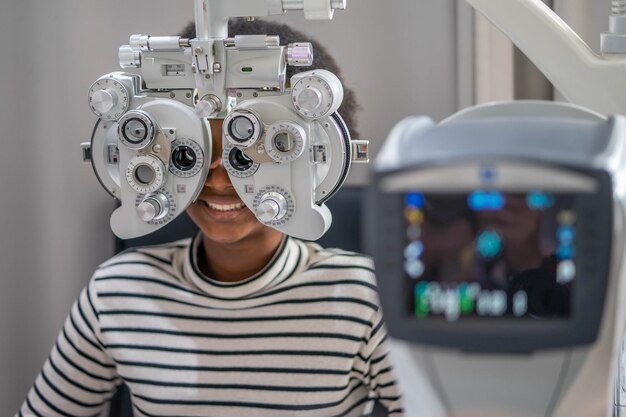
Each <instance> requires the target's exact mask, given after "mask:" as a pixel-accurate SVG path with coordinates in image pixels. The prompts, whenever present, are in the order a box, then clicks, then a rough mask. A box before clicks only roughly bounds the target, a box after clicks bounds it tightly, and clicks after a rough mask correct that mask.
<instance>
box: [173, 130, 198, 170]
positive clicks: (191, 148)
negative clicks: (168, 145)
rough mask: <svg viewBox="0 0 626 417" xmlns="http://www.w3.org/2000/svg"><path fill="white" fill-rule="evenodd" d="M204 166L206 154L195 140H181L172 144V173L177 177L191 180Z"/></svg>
mask: <svg viewBox="0 0 626 417" xmlns="http://www.w3.org/2000/svg"><path fill="white" fill-rule="evenodd" d="M203 165H204V152H202V148H200V145H198V143H197V142H196V141H194V140H191V139H187V138H181V139H176V140H175V141H174V142H172V156H171V157H170V172H171V173H172V174H174V175H176V176H177V177H181V178H189V177H193V176H194V175H196V174H197V173H198V172H200V170H201V169H202V166H203Z"/></svg>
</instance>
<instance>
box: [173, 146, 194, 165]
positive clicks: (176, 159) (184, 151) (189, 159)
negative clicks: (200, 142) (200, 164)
mask: <svg viewBox="0 0 626 417" xmlns="http://www.w3.org/2000/svg"><path fill="white" fill-rule="evenodd" d="M196 160H197V157H196V153H195V152H194V150H193V149H191V148H190V147H189V146H185V145H182V146H179V147H177V148H176V149H174V152H172V163H173V164H174V166H175V167H176V168H178V169H180V170H181V171H189V170H190V169H192V168H193V167H195V166H196Z"/></svg>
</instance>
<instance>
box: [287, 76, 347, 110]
mask: <svg viewBox="0 0 626 417" xmlns="http://www.w3.org/2000/svg"><path fill="white" fill-rule="evenodd" d="M291 84H292V86H293V87H292V89H291V99H292V103H293V105H294V107H295V109H296V111H297V112H298V113H300V115H301V116H303V117H305V118H307V119H310V120H317V119H321V118H324V117H328V116H330V115H331V114H332V113H334V112H336V111H337V109H338V108H339V106H340V105H341V102H342V101H343V87H342V85H341V81H339V78H337V76H336V75H335V74H333V73H331V72H330V71H326V70H323V69H318V70H313V71H307V72H301V73H299V74H296V75H294V76H293V77H292V79H291Z"/></svg>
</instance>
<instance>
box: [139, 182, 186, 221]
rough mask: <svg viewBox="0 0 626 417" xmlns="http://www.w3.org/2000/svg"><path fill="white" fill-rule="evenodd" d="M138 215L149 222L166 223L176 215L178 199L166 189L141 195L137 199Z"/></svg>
mask: <svg viewBox="0 0 626 417" xmlns="http://www.w3.org/2000/svg"><path fill="white" fill-rule="evenodd" d="M135 207H136V210H137V216H139V218H140V219H141V220H143V221H144V222H146V223H148V224H156V225H161V224H166V223H168V222H170V221H171V220H172V219H173V218H174V217H176V214H177V210H176V200H175V199H174V197H173V196H172V194H171V193H169V192H168V191H167V190H165V189H161V190H159V191H158V192H156V193H153V194H147V195H139V196H137V200H136V201H135Z"/></svg>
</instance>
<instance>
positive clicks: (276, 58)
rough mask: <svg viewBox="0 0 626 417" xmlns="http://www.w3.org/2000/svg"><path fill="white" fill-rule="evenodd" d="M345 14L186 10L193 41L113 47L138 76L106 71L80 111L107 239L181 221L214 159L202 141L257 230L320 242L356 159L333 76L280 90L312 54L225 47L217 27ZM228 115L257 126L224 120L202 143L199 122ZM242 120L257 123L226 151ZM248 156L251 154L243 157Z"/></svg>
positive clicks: (212, 7)
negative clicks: (87, 121) (92, 117)
mask: <svg viewBox="0 0 626 417" xmlns="http://www.w3.org/2000/svg"><path fill="white" fill-rule="evenodd" d="M344 8H345V0H344V1H342V0H300V1H287V0H266V1H258V0H223V1H209V0H196V30H197V38H196V39H183V38H181V37H179V36H144V35H133V36H131V37H130V42H129V44H128V45H124V46H122V47H120V50H119V59H120V65H121V66H122V68H137V69H139V70H140V73H141V76H139V75H134V74H130V73H123V72H114V73H110V74H107V75H105V76H103V77H101V78H100V79H99V80H97V81H96V82H95V83H94V84H93V85H92V87H91V88H90V90H89V106H90V108H91V110H92V111H93V112H94V113H95V114H96V115H97V116H98V117H99V121H98V123H97V124H96V127H95V128H94V131H93V135H92V139H91V142H90V143H88V144H84V145H83V147H84V156H85V159H89V160H91V163H92V165H93V168H94V171H95V173H96V175H97V177H98V179H99V180H100V182H101V184H102V185H103V186H104V188H105V189H106V190H107V191H108V192H109V193H110V194H111V195H112V196H113V197H115V198H116V199H118V200H119V201H120V202H121V206H120V207H119V208H118V209H117V210H116V211H115V213H114V214H113V216H112V217H111V228H112V230H113V232H114V233H115V234H116V235H117V236H119V237H120V238H124V239H127V238H132V237H138V236H141V235H145V234H148V233H150V232H153V231H155V230H157V229H159V228H160V227H162V226H164V225H165V224H167V223H169V222H170V221H171V220H173V219H174V218H175V217H177V216H178V215H179V214H180V213H182V212H183V211H184V210H185V209H186V208H187V206H188V205H189V204H190V203H192V202H193V201H194V200H195V199H196V198H197V196H198V194H199V193H200V191H201V190H202V187H203V184H204V182H205V179H206V177H207V175H208V167H209V165H210V161H211V159H212V157H213V158H214V157H215V156H214V155H211V148H212V146H211V143H212V140H223V142H224V145H225V148H228V151H229V152H231V153H230V154H229V155H228V156H230V159H227V158H225V159H224V161H225V166H226V168H227V170H228V172H229V175H230V177H231V179H232V181H233V183H234V184H235V188H236V190H237V192H238V193H239V195H240V196H241V198H242V200H243V201H244V202H245V203H246V205H247V206H248V207H249V208H250V209H251V210H253V211H254V212H255V214H256V215H257V217H258V218H259V220H261V221H262V222H264V223H265V224H268V225H270V226H272V227H275V228H277V229H278V230H280V231H282V232H284V233H287V234H290V235H292V236H296V237H300V238H305V239H317V238H319V237H320V236H321V235H322V234H323V233H324V232H325V231H326V230H327V229H328V227H329V226H330V222H331V216H330V213H329V211H328V209H327V208H326V207H325V206H324V205H323V202H324V201H325V200H326V199H328V198H329V197H330V196H331V195H332V194H333V193H334V192H335V191H337V189H338V188H339V187H340V186H341V184H342V183H343V181H344V180H345V178H346V176H347V174H348V170H349V167H350V164H351V162H353V161H354V162H365V161H367V142H366V141H352V140H351V139H350V135H349V132H348V130H347V128H346V126H345V124H344V123H343V121H342V119H341V117H340V116H339V115H338V114H336V110H337V108H338V107H339V105H340V104H341V101H342V99H343V89H342V86H341V83H340V82H339V80H338V78H337V77H336V76H334V75H333V74H331V73H329V72H328V71H322V70H317V71H310V72H307V73H301V74H298V76H295V77H294V78H293V79H292V80H291V83H292V84H291V85H292V87H293V89H292V90H291V91H286V90H285V84H286V81H287V80H286V79H285V78H286V65H287V64H288V65H293V66H310V65H311V64H312V60H313V51H312V47H311V44H309V43H295V44H290V45H286V46H285V45H282V46H281V45H280V40H279V39H278V37H276V36H267V35H246V36H235V37H233V38H229V37H228V34H227V23H228V18H230V17H237V16H267V15H271V14H282V13H284V12H285V11H287V10H304V12H305V17H306V18H310V19H330V18H332V16H333V13H334V10H335V9H344ZM233 109H235V110H236V112H235V113H234V114H239V113H237V112H239V111H240V110H241V111H243V112H244V113H245V112H246V111H249V112H250V114H252V115H254V114H257V115H258V114H260V115H262V116H263V119H262V120H258V119H255V118H253V117H250V118H249V119H246V118H244V117H236V118H235V117H234V116H229V117H228V118H227V120H226V123H225V126H224V132H225V136H224V138H211V129H210V128H209V125H208V123H207V120H206V119H207V118H212V119H221V118H224V117H227V116H228V115H229V114H230V113H231V112H232V111H233ZM231 122H232V123H231ZM246 122H247V123H253V122H254V123H256V125H255V126H254V128H255V129H254V137H251V138H248V140H247V141H242V140H239V141H237V140H235V141H233V139H232V138H233V137H234V136H233V135H230V134H229V132H231V131H232V132H239V133H240V135H244V136H245V135H246V134H247V133H246V132H245V130H247V129H248V128H249V126H247V125H246ZM278 122H281V123H282V124H280V123H278ZM287 122H288V123H287ZM231 124H232V126H231ZM244 142H247V143H244ZM247 148H250V149H252V148H254V152H253V151H252V150H246V151H245V155H248V156H244V153H242V151H243V150H244V149H247ZM353 148H354V151H353ZM250 161H252V163H251V165H250V166H248V164H249V162H250Z"/></svg>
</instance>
